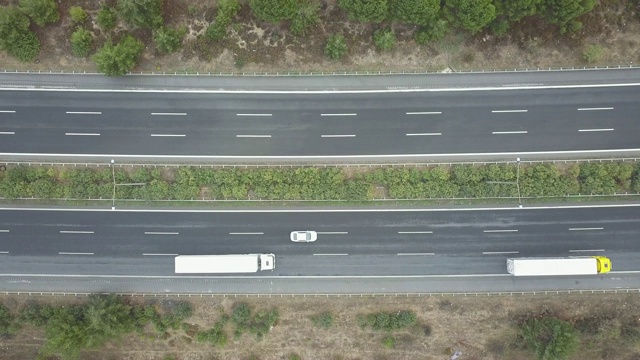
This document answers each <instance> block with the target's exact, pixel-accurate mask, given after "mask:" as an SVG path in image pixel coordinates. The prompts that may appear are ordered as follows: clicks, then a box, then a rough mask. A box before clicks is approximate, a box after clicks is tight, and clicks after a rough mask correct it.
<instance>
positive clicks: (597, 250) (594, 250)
mask: <svg viewBox="0 0 640 360" xmlns="http://www.w3.org/2000/svg"><path fill="white" fill-rule="evenodd" d="M602 251H604V249H583V250H569V252H602Z"/></svg>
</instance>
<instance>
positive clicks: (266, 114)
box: [236, 114, 272, 116]
mask: <svg viewBox="0 0 640 360" xmlns="http://www.w3.org/2000/svg"><path fill="white" fill-rule="evenodd" d="M236 116H272V114H236Z"/></svg>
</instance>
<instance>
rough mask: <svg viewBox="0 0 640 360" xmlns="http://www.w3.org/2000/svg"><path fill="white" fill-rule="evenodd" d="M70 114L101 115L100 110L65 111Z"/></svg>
mask: <svg viewBox="0 0 640 360" xmlns="http://www.w3.org/2000/svg"><path fill="white" fill-rule="evenodd" d="M67 114H71V115H102V111H67Z"/></svg>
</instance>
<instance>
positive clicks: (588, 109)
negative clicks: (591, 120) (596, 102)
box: [578, 107, 613, 111]
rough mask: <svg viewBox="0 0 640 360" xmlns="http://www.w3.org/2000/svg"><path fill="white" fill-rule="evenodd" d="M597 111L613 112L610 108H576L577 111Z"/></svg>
mask: <svg viewBox="0 0 640 360" xmlns="http://www.w3.org/2000/svg"><path fill="white" fill-rule="evenodd" d="M599 110H613V108H612V107H601V108H578V111H599Z"/></svg>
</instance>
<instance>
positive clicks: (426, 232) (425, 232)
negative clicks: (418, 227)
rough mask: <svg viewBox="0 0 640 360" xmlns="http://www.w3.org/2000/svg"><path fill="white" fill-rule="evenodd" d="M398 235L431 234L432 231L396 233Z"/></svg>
mask: <svg viewBox="0 0 640 360" xmlns="http://www.w3.org/2000/svg"><path fill="white" fill-rule="evenodd" d="M398 234H433V231H398Z"/></svg>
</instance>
